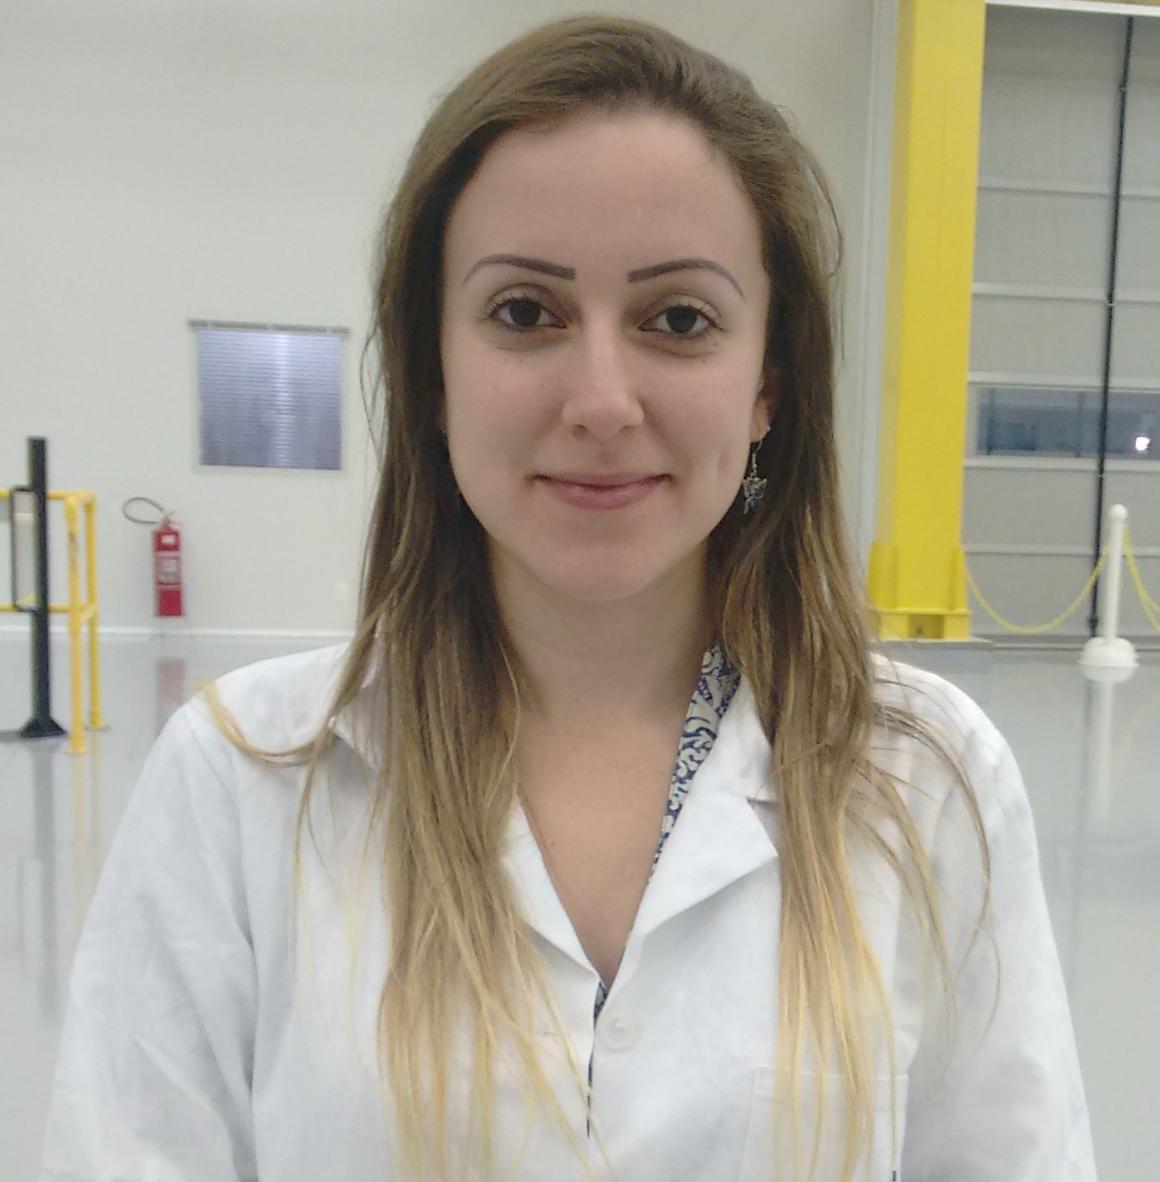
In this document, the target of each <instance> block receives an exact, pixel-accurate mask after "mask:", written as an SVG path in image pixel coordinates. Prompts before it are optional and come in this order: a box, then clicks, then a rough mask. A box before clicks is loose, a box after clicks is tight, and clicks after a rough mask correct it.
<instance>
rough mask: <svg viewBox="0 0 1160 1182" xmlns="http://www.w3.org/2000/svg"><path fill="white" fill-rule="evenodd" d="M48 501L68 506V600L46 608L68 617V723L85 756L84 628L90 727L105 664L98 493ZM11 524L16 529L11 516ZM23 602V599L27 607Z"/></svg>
mask: <svg viewBox="0 0 1160 1182" xmlns="http://www.w3.org/2000/svg"><path fill="white" fill-rule="evenodd" d="M8 499H9V493H8V491H7V489H0V501H6V500H8ZM48 499H49V500H50V501H60V502H61V503H62V504H63V505H64V520H65V529H66V531H67V533H68V603H53V604H50V605H49V608H48V610H49V611H50V612H54V613H56V614H58V615H67V616H68V632H69V653H70V656H71V670H70V671H71V688H72V722H71V725H70V727H69V750H70V751H71V752H73V753H74V754H76V755H83V754H84V753H85V752H86V751H87V750H88V744H87V742H86V740H85V723H84V683H85V678H84V630H85V627H86V625H87V627H88V634H89V662H88V664H89V721H88V725H89V726H90V727H94V728H95V727H101V726H104V721H103V719H102V717H101V668H100V647H99V632H98V618H99V616H100V606H99V603H98V599H97V546H96V511H97V498H96V496H95V495H94V494H93V493H91V492H88V491H86V490H84V489H71V490H68V491H58V492H49V494H48ZM82 513H83V514H84V531H85V597H84V598H83V599H82V598H81V578H80V517H81V514H82ZM12 528H13V529H15V528H16V521H15V519H14V518H13V520H12ZM23 604H24V601H21V606H23ZM18 610H20V607H18V605H17V604H15V603H0V612H15V611H18Z"/></svg>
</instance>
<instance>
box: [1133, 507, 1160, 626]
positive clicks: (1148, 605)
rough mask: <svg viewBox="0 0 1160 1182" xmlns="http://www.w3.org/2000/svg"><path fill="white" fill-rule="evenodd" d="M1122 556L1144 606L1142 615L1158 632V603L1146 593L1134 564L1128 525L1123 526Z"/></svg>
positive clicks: (1134, 558) (1159, 615) (1134, 553)
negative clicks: (1126, 562)
mask: <svg viewBox="0 0 1160 1182" xmlns="http://www.w3.org/2000/svg"><path fill="white" fill-rule="evenodd" d="M1124 557H1125V558H1126V559H1127V560H1128V570H1129V571H1130V572H1131V575H1132V582H1134V583H1135V584H1136V594H1137V595H1139V597H1140V603H1141V604H1142V605H1143V608H1144V615H1145V616H1147V617H1148V623H1149V624H1151V625H1152V627H1153V628H1155V629H1156V631H1157V632H1160V603H1157V602H1156V600H1154V599H1153V598H1152V596H1151V595H1149V594H1148V588H1147V587H1145V586H1144V580H1143V578H1142V577H1141V575H1140V568H1139V567H1138V566H1137V565H1136V551H1135V550H1134V549H1133V547H1132V535H1131V533H1129V531H1128V527H1127V526H1126V525H1125V526H1124Z"/></svg>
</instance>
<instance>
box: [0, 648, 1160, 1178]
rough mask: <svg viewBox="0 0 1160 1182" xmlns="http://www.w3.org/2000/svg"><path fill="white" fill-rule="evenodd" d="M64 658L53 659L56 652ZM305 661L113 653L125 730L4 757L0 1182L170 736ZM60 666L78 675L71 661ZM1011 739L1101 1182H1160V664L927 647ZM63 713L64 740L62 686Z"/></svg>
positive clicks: (37, 1099)
mask: <svg viewBox="0 0 1160 1182" xmlns="http://www.w3.org/2000/svg"><path fill="white" fill-rule="evenodd" d="M54 643H55V642H54ZM302 647H309V646H308V645H303V644H302V643H301V642H297V643H295V644H284V643H274V642H270V643H249V642H247V643H239V642H236V641H229V642H227V641H217V640H198V641H191V640H188V639H180V638H175V637H172V636H171V637H166V638H164V639H161V640H157V639H142V640H137V639H133V640H112V641H109V642H106V645H105V648H104V659H103V669H104V679H105V680H104V701H105V710H106V715H107V719H108V722H109V724H110V725H109V728H108V729H107V730H106V731H104V732H100V733H92V734H90V736H89V741H90V751H89V753H88V754H87V755H84V756H71V755H69V754H68V753H67V748H66V744H65V743H64V742H63V741H56V740H53V741H40V742H36V743H4V744H0V1048H2V1053H0V1178H3V1179H12V1180H13V1182H16V1180H18V1179H26V1178H27V1179H31V1178H33V1177H34V1174H35V1164H36V1161H37V1158H38V1156H39V1149H40V1136H41V1131H42V1124H43V1117H44V1106H45V1103H46V1098H47V1095H48V1090H49V1086H50V1082H51V1075H52V1069H53V1063H54V1058H55V1053H56V1041H57V1034H58V1029H59V1023H60V1019H61V1012H62V1008H63V1005H64V990H65V989H66V987H67V980H68V969H69V963H70V960H71V956H72V952H73V948H74V945H75V941H76V938H77V935H78V933H79V930H80V925H81V923H82V921H83V916H84V912H85V908H86V906H87V902H88V899H89V898H90V897H91V894H92V890H93V887H94V885H95V883H96V880H97V876H98V875H99V872H100V865H101V859H102V857H103V855H104V851H105V849H106V848H107V846H108V843H109V840H110V838H111V836H112V834H113V832H114V830H115V828H116V825H117V822H118V819H119V818H120V816H121V813H122V811H123V809H124V806H125V803H126V800H127V798H128V795H129V793H130V792H131V790H132V788H133V784H134V781H135V779H136V776H137V773H138V770H139V768H140V766H141V764H142V763H143V761H144V758H145V755H146V753H147V751H148V749H149V746H150V744H151V743H152V741H153V738H154V736H155V735H156V733H157V731H158V730H159V729H160V727H161V726H162V724H163V723H164V721H165V719H166V718H168V716H169V714H170V713H171V712H172V711H173V709H174V708H175V707H176V706H178V705H179V704H180V703H181V702H182V701H184V700H185V698H186V697H187V696H188V695H189V694H191V693H192V692H193V691H194V689H195V688H196V687H197V686H198V685H199V684H200V683H201V682H202V681H203V680H206V679H208V678H212V677H214V676H216V675H218V674H220V673H222V672H224V671H226V670H228V669H231V668H235V667H237V666H239V665H243V664H246V663H248V662H250V661H253V660H257V659H260V658H263V657H267V656H274V655H277V654H278V653H282V652H290V651H294V650H295V649H299V648H302ZM55 651H56V656H55V658H54V659H55V665H56V668H57V669H58V670H62V671H64V670H67V668H68V664H67V660H66V652H65V650H64V648H63V647H62V648H59V649H56V650H55ZM904 659H907V660H911V661H913V662H914V663H916V664H921V665H925V666H927V667H928V668H932V669H934V670H936V671H937V672H941V673H944V674H945V675H947V676H949V677H950V678H951V679H952V680H954V681H955V682H957V683H958V684H959V685H961V686H962V688H964V689H965V690H966V691H967V692H968V693H970V694H971V695H972V696H973V697H975V698H976V700H977V701H978V702H979V703H980V704H981V705H982V706H983V707H984V709H985V710H986V711H987V712H988V713H989V714H990V715H991V717H992V718H993V719H994V721H995V722H996V723H997V724H998V726H999V728H1000V729H1001V730H1002V731H1003V732H1004V734H1005V735H1006V736H1007V738H1008V740H1009V742H1010V743H1011V746H1012V748H1013V749H1014V751H1015V754H1016V756H1017V757H1018V759H1019V762H1020V765H1021V767H1022V770H1023V775H1024V779H1025V781H1026V783H1027V787H1028V793H1029V795H1030V797H1031V802H1032V805H1033V808H1034V812H1035V819H1036V825H1037V830H1038V835H1039V843H1040V851H1041V856H1042V866H1043V876H1044V882H1045V884H1046V888H1047V893H1048V899H1049V903H1050V907H1051V914H1052V919H1053V923H1054V925H1055V932H1056V939H1057V943H1058V945H1059V950H1060V957H1061V960H1062V963H1063V967H1064V972H1065V975H1066V978H1067V982H1068V988H1069V992H1070V997H1071V1004H1072V1010H1073V1015H1074V1019H1075V1026H1076V1033H1077V1039H1078V1042H1079V1048H1080V1057H1081V1061H1082V1063H1083V1068H1084V1078H1085V1084H1086V1087H1087V1092H1088V1101H1089V1105H1090V1107H1091V1112H1092V1125H1093V1131H1094V1135H1095V1141H1096V1151H1097V1155H1098V1158H1099V1165H1100V1177H1101V1179H1103V1180H1104V1182H1155V1179H1156V1177H1157V1172H1156V1171H1157V1166H1156V1163H1157V1162H1158V1161H1160V1122H1157V1121H1156V1119H1155V1118H1156V1114H1157V1113H1158V1112H1160V1072H1158V1071H1157V1069H1156V1067H1155V1064H1156V1062H1157V1060H1160V655H1157V654H1143V655H1142V664H1141V668H1140V670H1139V671H1138V672H1137V674H1136V675H1135V676H1134V677H1133V678H1132V679H1131V680H1130V681H1128V682H1127V683H1125V684H1123V685H1120V686H1115V687H1106V686H1096V685H1092V684H1089V683H1088V682H1086V681H1085V679H1084V678H1083V677H1082V676H1081V674H1080V671H1079V669H1078V668H1077V665H1076V653H1075V652H1071V651H1051V652H1042V651H1040V652H1029V651H1010V650H1001V649H997V648H987V647H979V648H970V649H963V648H953V647H937V646H933V647H932V646H925V647H922V648H921V649H916V648H913V647H911V648H908V649H907V650H906V653H905V658H904ZM55 699H56V702H57V703H58V704H59V706H60V711H61V712H60V713H56V714H55V716H56V718H57V720H58V721H60V722H61V723H62V724H64V725H66V726H67V724H68V719H67V716H62V715H64V714H65V713H66V710H65V707H66V703H67V692H66V687H65V686H64V685H62V684H59V683H58V684H57V685H56V687H55ZM28 700H29V699H28V645H27V642H23V643H21V642H19V641H18V640H16V639H9V638H7V637H5V638H3V639H0V728H8V727H16V726H19V725H20V724H21V723H22V722H23V721H24V720H25V718H26V717H27V714H28Z"/></svg>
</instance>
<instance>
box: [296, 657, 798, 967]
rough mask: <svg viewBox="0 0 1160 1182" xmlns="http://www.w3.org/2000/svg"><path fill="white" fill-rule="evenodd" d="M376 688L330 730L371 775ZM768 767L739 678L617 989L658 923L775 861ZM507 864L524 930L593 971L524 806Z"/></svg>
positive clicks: (649, 893) (507, 844) (652, 885)
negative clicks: (759, 806) (763, 814)
mask: <svg viewBox="0 0 1160 1182" xmlns="http://www.w3.org/2000/svg"><path fill="white" fill-rule="evenodd" d="M340 671H341V662H337V663H336V666H335V668H334V670H333V672H332V674H331V677H330V678H329V680H328V681H327V683H326V685H325V686H324V687H323V689H322V690H321V691H320V692H322V693H331V692H333V688H334V685H335V683H336V679H337V677H338V675H339V673H340ZM376 688H377V687H376V685H375V677H374V671H373V670H372V672H371V673H368V675H367V678H366V679H365V681H364V683H363V688H362V690H361V692H360V693H359V695H358V697H357V698H356V699H355V701H354V702H352V703H351V705H350V706H348V707H347V708H346V709H345V710H343V711H341V712H340V713H339V715H338V716H337V717H336V718H335V719H334V722H333V727H334V730H335V733H336V734H337V735H338V737H339V738H341V739H342V740H343V741H344V742H346V743H347V744H348V745H349V746H351V747H352V748H353V749H354V750H355V751H356V752H358V754H359V755H360V756H361V757H362V758H363V759H364V761H365V762H366V763H367V764H368V765H369V766H370V767H371V768H372V769H373V768H375V767H376V766H377V762H378V761H377V758H376V755H375V751H374V747H373V744H374V738H375V730H374V727H373V726H372V725H369V724H370V723H371V722H373V719H371V717H370V714H371V711H372V710H373V703H374V699H375V691H376ZM315 718H316V719H317V715H315ZM771 764H772V759H771V750H770V745H769V741H768V740H767V738H766V736H765V734H764V732H763V731H762V728H761V722H760V719H759V717H758V713H757V710H756V707H755V703H754V698H753V690H752V687H751V686H750V684H749V682H748V681H747V680H746V679H745V678H744V677H743V678H742V679H741V682H740V684H739V686H738V688H737V692H736V693H735V694H734V695H733V700H732V701H731V702H730V704H729V708H728V709H727V710H726V712H725V715H724V717H723V718H722V720H721V724H720V726H719V728H718V732H717V738H716V740H715V741H714V743H713V747H712V750H711V751H710V752H709V754H708V756H707V757H706V759H705V762H704V763H703V764H702V765H701V767H700V768H699V769H698V770H697V773H696V775H695V776H694V778H693V783H692V788H691V790H690V792H689V795H688V797H687V798H686V799H685V802H684V804H683V806H682V808H681V814H680V817H679V819H678V822H677V824H676V825H675V827H674V828H673V831H672V833H671V834H670V835H669V838H668V840H667V841H666V843H665V848H664V853H663V855H662V856H661V858H660V859H659V861H658V862H657V866H656V869H655V870H654V872H653V876H652V879H651V880H650V882H649V884H648V887H647V889H646V890H645V894H644V898H643V899H642V900H641V905H640V909H639V911H638V912H637V916H636V919H635V921H634V924H633V929H632V932H631V934H630V936H629V940H628V943H627V945H626V947H625V953H624V958H623V960H622V962H621V966H620V970H619V971H618V974H617V980H618V981H619V980H622V979H625V978H627V977H628V976H630V975H631V973H632V970H633V967H634V965H635V963H636V961H637V958H638V957H639V956H640V954H641V949H642V946H643V943H644V941H645V940H646V939H647V938H648V936H649V935H650V934H651V933H652V932H654V931H656V929H657V928H659V927H660V926H661V925H662V924H665V923H667V922H668V921H669V920H670V919H673V918H674V917H675V916H677V915H679V914H681V913H682V912H685V911H688V910H689V909H690V908H692V907H695V906H696V905H697V904H699V903H701V902H703V901H704V900H705V899H708V898H709V897H711V896H712V895H714V894H716V893H717V892H719V891H721V890H724V889H725V888H726V887H728V886H729V885H731V884H732V883H734V882H737V881H738V880H739V879H741V878H744V877H745V876H746V875H748V874H751V873H753V872H754V871H756V870H758V869H760V868H761V867H762V866H764V865H766V864H768V863H769V862H771V861H773V860H774V859H775V858H776V857H777V849H776V847H775V845H774V843H773V840H772V838H771V837H770V835H769V832H768V831H767V829H766V827H765V825H764V824H763V823H762V821H761V819H760V818H759V817H758V816H757V813H756V812H755V810H754V807H753V805H754V802H763V803H766V804H769V803H773V802H775V801H776V788H775V786H774V784H773V780H772V773H771ZM503 861H504V865H505V868H506V869H507V871H508V874H509V876H510V878H511V881H512V884H513V887H514V888H515V893H516V898H517V900H518V902H519V904H520V907H521V910H522V913H523V916H524V919H525V921H526V922H527V923H528V925H529V926H530V927H531V928H532V929H533V930H534V931H536V932H537V933H539V935H540V936H541V937H543V938H544V939H545V940H546V941H548V942H549V943H550V944H552V945H554V946H555V947H556V948H558V949H559V950H560V951H561V952H563V953H564V954H565V955H567V956H568V957H570V958H571V959H572V960H574V961H576V962H577V963H579V964H581V965H584V966H587V967H589V968H591V964H590V962H589V960H588V957H587V956H586V954H585V952H584V949H583V947H582V946H581V943H580V940H579V937H578V936H577V935H576V931H575V928H574V927H573V926H572V922H571V920H570V919H569V918H568V914H567V912H566V911H565V909H564V906H563V904H562V903H561V901H560V897H559V895H558V894H557V893H556V889H555V887H554V885H553V884H552V881H551V878H550V877H549V875H548V871H547V868H546V866H545V864H544V859H543V856H542V854H541V852H540V848H539V844H538V843H537V841H536V838H535V835H534V834H533V833H532V830H531V826H530V825H529V823H528V818H527V815H526V813H525V812H524V810H523V808H522V807H521V805H520V804H519V803H518V802H517V804H516V806H515V808H514V809H513V812H512V816H511V818H510V820H509V822H508V828H507V832H506V834H505V841H504V853H503Z"/></svg>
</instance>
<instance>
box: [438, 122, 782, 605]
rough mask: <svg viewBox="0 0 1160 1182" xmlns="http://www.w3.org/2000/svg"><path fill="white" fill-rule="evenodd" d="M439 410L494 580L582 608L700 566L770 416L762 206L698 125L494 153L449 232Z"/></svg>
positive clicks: (540, 138) (510, 136)
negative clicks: (528, 586) (532, 586)
mask: <svg viewBox="0 0 1160 1182" xmlns="http://www.w3.org/2000/svg"><path fill="white" fill-rule="evenodd" d="M443 293H444V294H443V307H442V324H441V333H440V346H441V352H442V362H443V380H444V390H445V395H446V403H445V407H444V415H445V418H444V425H445V428H446V431H447V439H448V447H449V451H450V455H451V463H452V468H453V471H454V473H455V479H456V481H457V483H458V485H459V488H460V491H461V492H462V494H463V497H464V499H465V500H466V502H467V504H468V505H469V506H470V508H471V510H472V512H473V513H474V514H475V516H476V517H477V518H478V520H479V521H480V523H481V524H482V525H483V527H484V529H485V530H486V531H487V534H488V536H489V545H490V551H491V562H492V567H493V571H494V572H495V574H496V578H497V582H499V583H501V584H506V585H508V586H510V585H511V580H513V579H516V580H535V581H537V582H538V583H539V584H541V586H542V589H544V590H548V591H550V592H552V593H554V594H558V595H563V596H566V597H569V598H572V599H576V600H582V601H585V602H588V603H593V604H594V603H611V602H613V601H616V600H620V599H624V598H627V597H632V596H635V595H639V594H641V593H642V592H646V591H647V590H649V589H650V588H652V587H654V586H656V585H658V584H660V583H662V582H663V581H666V580H670V579H673V578H678V579H680V578H684V577H692V576H694V575H695V574H696V572H698V571H699V570H701V569H703V561H704V557H705V552H706V544H707V539H708V536H709V533H710V531H711V530H712V529H713V527H714V526H715V525H716V524H717V523H718V522H719V521H720V520H721V518H722V517H723V516H724V514H725V512H726V510H727V509H728V508H729V506H730V504H731V502H732V501H733V499H734V497H735V496H736V495H737V490H738V487H739V485H740V482H741V479H742V476H743V475H744V473H745V467H746V463H747V459H748V450H749V445H750V442H751V441H754V440H757V439H759V438H760V437H761V436H762V435H763V434H764V433H765V431H766V429H767V427H768V425H769V419H770V412H771V406H770V399H771V397H772V378H771V377H770V375H768V374H763V358H764V342H765V328H766V318H767V315H768V310H769V279H768V277H767V276H766V274H765V270H764V267H763V265H762V259H761V242H760V234H759V227H758V222H757V217H756V214H755V213H754V210H753V208H752V206H751V204H750V202H749V200H748V198H747V196H746V195H745V193H744V191H743V190H742V189H741V187H740V185H739V184H738V182H737V181H736V180H735V179H734V176H733V174H732V172H731V171H730V169H729V167H728V166H727V164H726V163H725V162H724V160H723V159H722V158H721V157H719V156H718V155H717V154H716V152H715V151H714V150H713V149H712V148H711V147H710V145H709V143H708V141H707V140H706V139H705V137H704V135H703V133H702V132H701V131H700V130H699V129H698V128H697V127H696V126H694V125H693V124H692V123H690V122H688V121H686V120H684V119H682V118H680V117H677V116H672V115H667V114H660V113H657V112H642V111H637V112H625V113H617V114H607V113H585V114H583V115H581V116H577V117H574V118H572V119H570V120H568V121H566V122H564V123H562V124H560V125H559V126H556V127H553V128H551V129H520V130H517V131H511V132H508V133H506V134H505V135H503V136H502V137H501V138H500V139H499V140H497V141H496V143H495V144H494V145H493V146H492V147H491V149H490V150H489V151H488V153H487V155H486V156H485V157H484V159H483V162H482V164H481V165H480V167H479V169H478V171H477V172H476V174H475V176H474V177H473V178H472V180H471V181H470V183H469V184H468V185H467V187H466V189H465V190H464V192H463V193H462V195H461V196H460V198H459V200H458V201H457V202H456V204H455V206H454V208H453V210H452V213H451V217H450V219H449V222H448V226H447V231H446V241H445V250H444V273H443Z"/></svg>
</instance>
